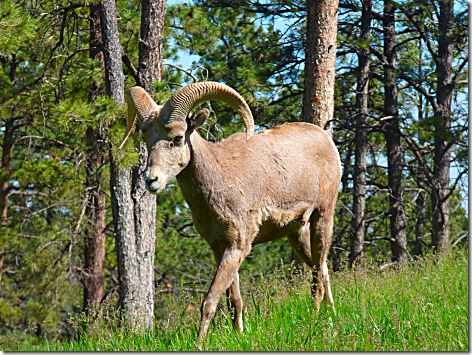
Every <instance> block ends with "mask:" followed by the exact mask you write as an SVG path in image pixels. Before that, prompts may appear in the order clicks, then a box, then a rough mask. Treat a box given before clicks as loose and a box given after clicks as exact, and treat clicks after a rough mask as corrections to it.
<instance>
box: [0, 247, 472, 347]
mask: <svg viewBox="0 0 472 355" xmlns="http://www.w3.org/2000/svg"><path fill="white" fill-rule="evenodd" d="M381 265H382V264H380V263H379V262H378V261H367V260H364V262H363V264H362V265H361V266H358V267H356V268H353V269H347V268H346V269H345V270H344V271H341V272H337V273H331V285H332V291H333V298H334V302H335V307H336V312H333V310H332V309H331V308H330V307H327V306H325V305H323V306H322V307H321V309H320V311H319V312H317V311H316V310H315V309H314V302H313V300H312V298H311V296H310V287H309V285H310V280H309V276H307V275H308V274H307V273H306V272H303V271H300V272H299V273H298V274H297V275H295V276H293V274H292V273H291V272H292V271H291V269H290V267H289V266H287V265H280V267H279V268H278V269H277V270H276V272H274V274H272V275H271V277H268V278H264V280H263V281H262V282H261V283H260V284H255V283H250V282H247V283H242V285H241V289H242V296H243V301H244V304H245V312H244V332H243V334H239V335H238V334H236V333H235V332H234V331H233V329H232V325H231V321H230V319H229V312H228V311H227V307H226V300H225V299H224V298H222V300H221V302H220V305H219V308H218V311H217V313H216V315H215V318H214V319H213V321H212V324H211V327H210V331H209V335H208V337H207V339H206V340H205V342H204V344H203V347H202V350H204V351H215V350H216V351H468V349H469V342H468V327H469V324H468V313H469V310H468V250H465V249H461V248H454V249H452V250H449V251H447V252H444V253H441V254H439V255H429V256H426V257H425V258H424V259H420V260H419V261H417V262H410V263H404V264H402V265H390V266H387V267H384V268H382V267H381ZM383 265H384V266H385V265H386V264H383ZM202 297H203V295H200V296H199V297H197V296H194V295H191V294H190V293H186V292H183V293H182V294H181V296H180V297H179V299H178V302H175V300H174V301H172V298H170V297H169V303H168V305H167V306H166V307H168V308H167V309H166V312H165V313H166V314H167V316H166V317H165V318H163V319H160V320H158V321H156V322H155V327H154V329H153V330H152V332H149V331H148V332H140V331H139V330H136V331H130V330H129V329H126V327H124V326H119V322H118V318H119V317H118V315H117V314H116V312H115V311H113V307H111V305H108V306H105V307H104V310H103V316H102V317H99V319H98V321H97V320H95V321H94V322H91V320H90V319H88V318H87V317H85V316H84V315H82V316H81V317H78V318H71V320H70V321H71V323H72V324H73V325H74V328H75V330H76V332H75V336H74V337H73V338H71V339H58V338H57V337H55V336H54V333H52V334H49V336H47V337H43V338H40V339H38V338H34V337H30V338H29V339H30V340H29V341H26V342H25V341H23V342H18V341H17V340H16V339H15V338H10V339H3V344H2V345H1V350H4V351H173V350H175V351H188V350H195V341H196V337H197V331H198V324H199V318H200V312H199V307H190V306H189V305H191V304H197V305H199V304H200V302H201V299H202ZM86 325H87V326H88V330H86V328H87V326H86ZM31 332H34V329H31Z"/></svg>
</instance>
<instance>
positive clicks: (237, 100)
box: [159, 81, 254, 140]
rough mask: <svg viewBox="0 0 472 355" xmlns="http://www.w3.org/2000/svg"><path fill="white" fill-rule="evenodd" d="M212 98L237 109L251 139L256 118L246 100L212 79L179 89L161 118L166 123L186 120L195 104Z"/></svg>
mask: <svg viewBox="0 0 472 355" xmlns="http://www.w3.org/2000/svg"><path fill="white" fill-rule="evenodd" d="M210 100H213V101H221V102H224V103H225V104H228V105H229V106H231V107H232V108H233V109H235V110H236V111H237V112H238V114H239V115H240V116H241V118H242V119H243V121H244V125H245V126H246V140H249V139H251V137H252V136H253V135H254V119H253V118H252V113H251V110H250V109H249V106H248V105H247V103H246V101H244V99H243V98H242V96H241V95H239V94H238V93H237V92H236V91H235V90H234V89H232V88H230V87H229V86H227V85H225V84H221V83H216V82H212V81H206V82H198V83H193V84H190V85H187V86H185V87H183V88H182V89H180V90H179V91H177V92H176V93H175V94H174V95H172V97H171V98H170V99H169V100H168V101H167V102H166V104H165V105H164V107H163V108H162V110H161V113H160V115H159V119H161V120H162V121H163V122H164V123H166V124H167V123H169V122H172V121H175V120H185V119H186V118H187V116H188V114H189V113H190V111H191V110H192V109H193V108H194V107H195V106H197V105H198V104H201V103H202V102H205V101H210Z"/></svg>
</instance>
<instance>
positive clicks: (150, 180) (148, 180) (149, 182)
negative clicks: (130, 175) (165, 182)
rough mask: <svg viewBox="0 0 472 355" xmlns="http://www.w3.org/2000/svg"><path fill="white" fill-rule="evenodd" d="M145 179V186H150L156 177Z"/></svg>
mask: <svg viewBox="0 0 472 355" xmlns="http://www.w3.org/2000/svg"><path fill="white" fill-rule="evenodd" d="M145 180H146V184H147V186H149V187H150V186H151V185H152V184H153V183H154V182H156V181H157V177H155V178H146V179H145Z"/></svg>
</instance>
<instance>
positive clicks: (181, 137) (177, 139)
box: [174, 136, 184, 143]
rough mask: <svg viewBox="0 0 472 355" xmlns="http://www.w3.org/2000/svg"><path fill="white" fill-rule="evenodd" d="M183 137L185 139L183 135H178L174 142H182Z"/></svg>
mask: <svg viewBox="0 0 472 355" xmlns="http://www.w3.org/2000/svg"><path fill="white" fill-rule="evenodd" d="M182 139H184V137H183V136H177V137H175V138H174V143H180V142H182Z"/></svg>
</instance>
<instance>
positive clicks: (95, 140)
mask: <svg viewBox="0 0 472 355" xmlns="http://www.w3.org/2000/svg"><path fill="white" fill-rule="evenodd" d="M101 46H103V40H102V30H101V25H100V7H99V6H96V5H92V6H90V47H91V48H97V47H101ZM89 55H90V58H92V59H98V60H100V61H101V62H102V66H104V65H105V62H104V57H103V52H102V51H98V50H96V49H91V50H90V51H89ZM89 90H90V91H89V98H90V101H91V100H93V99H94V98H95V97H96V96H97V94H98V92H99V91H100V88H99V87H98V86H97V85H96V83H94V82H92V83H91V86H90V89H89ZM103 140H104V137H102V136H101V135H100V132H97V131H95V130H94V129H93V128H92V127H89V128H88V129H87V132H86V137H85V144H86V147H87V158H86V161H85V169H86V171H85V175H86V188H87V189H88V191H89V192H88V193H89V194H90V200H89V206H88V207H87V216H88V221H89V226H90V227H89V228H87V230H88V231H87V234H86V236H85V245H84V259H85V260H84V269H85V272H86V276H85V281H84V310H85V311H86V312H87V313H88V312H89V311H92V310H94V309H95V310H96V309H97V308H98V306H99V305H100V303H101V301H102V298H103V285H104V271H105V232H104V230H105V225H106V198H105V191H103V189H102V188H101V187H100V181H101V179H100V177H101V175H100V174H99V168H100V167H101V165H102V164H104V163H105V153H104V151H105V147H104V145H103V144H102V143H100V141H103Z"/></svg>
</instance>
